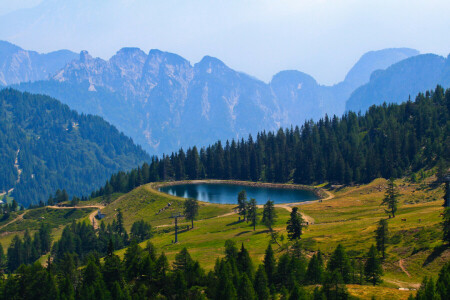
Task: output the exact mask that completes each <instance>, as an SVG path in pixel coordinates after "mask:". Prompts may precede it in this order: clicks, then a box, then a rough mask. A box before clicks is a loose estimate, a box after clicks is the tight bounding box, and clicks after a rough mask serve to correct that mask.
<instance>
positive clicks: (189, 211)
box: [184, 198, 198, 228]
mask: <svg viewBox="0 0 450 300" xmlns="http://www.w3.org/2000/svg"><path fill="white" fill-rule="evenodd" d="M197 215H198V201H197V199H192V198H189V199H186V200H185V201H184V216H185V218H186V220H190V221H191V224H192V228H194V220H195V218H196V217H197Z"/></svg>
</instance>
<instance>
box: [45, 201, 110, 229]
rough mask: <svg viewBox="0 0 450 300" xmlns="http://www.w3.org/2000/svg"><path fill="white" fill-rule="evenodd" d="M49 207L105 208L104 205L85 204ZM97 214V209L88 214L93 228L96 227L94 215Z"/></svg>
mask: <svg viewBox="0 0 450 300" xmlns="http://www.w3.org/2000/svg"><path fill="white" fill-rule="evenodd" d="M47 207H49V208H53V209H81V208H97V209H103V208H105V206H104V205H85V206H56V205H52V206H47ZM96 215H97V211H95V210H94V211H93V212H91V213H90V214H89V221H91V224H92V226H94V229H97V228H98V222H97V221H96V220H95V216H96Z"/></svg>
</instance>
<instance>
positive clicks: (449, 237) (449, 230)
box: [442, 208, 450, 243]
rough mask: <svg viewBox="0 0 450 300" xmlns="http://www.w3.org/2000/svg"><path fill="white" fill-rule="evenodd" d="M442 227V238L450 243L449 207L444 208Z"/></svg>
mask: <svg viewBox="0 0 450 300" xmlns="http://www.w3.org/2000/svg"><path fill="white" fill-rule="evenodd" d="M442 227H443V232H444V236H443V240H444V241H445V242H447V243H450V208H445V210H444V221H443V222H442Z"/></svg>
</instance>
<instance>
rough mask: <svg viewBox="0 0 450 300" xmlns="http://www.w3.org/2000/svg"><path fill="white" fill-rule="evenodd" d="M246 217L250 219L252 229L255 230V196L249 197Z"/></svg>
mask: <svg viewBox="0 0 450 300" xmlns="http://www.w3.org/2000/svg"><path fill="white" fill-rule="evenodd" d="M247 217H248V219H249V220H250V221H251V225H252V226H253V231H255V230H256V224H257V223H258V207H257V206H256V200H255V198H252V199H250V202H249V205H248V214H247Z"/></svg>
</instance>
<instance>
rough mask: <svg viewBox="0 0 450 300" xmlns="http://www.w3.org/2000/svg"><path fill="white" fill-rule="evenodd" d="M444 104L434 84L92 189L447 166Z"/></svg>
mask: <svg viewBox="0 0 450 300" xmlns="http://www.w3.org/2000/svg"><path fill="white" fill-rule="evenodd" d="M449 109H450V89H447V90H444V89H443V88H442V87H440V86H437V87H436V89H435V90H433V91H427V92H426V93H425V94H422V93H419V94H418V95H417V97H416V99H415V101H414V102H413V101H408V102H406V103H402V104H390V105H383V106H374V107H372V108H371V109H370V110H369V111H368V112H367V113H366V114H365V115H361V114H355V113H353V112H350V113H348V114H345V115H343V116H342V118H337V117H333V118H332V119H330V118H328V117H325V118H324V119H321V120H319V121H317V122H305V124H304V125H303V126H302V127H301V128H299V127H296V128H292V127H291V128H286V129H284V130H283V129H279V130H278V131H277V132H271V131H268V132H261V133H258V134H257V136H256V138H253V137H251V136H250V137H249V138H248V139H247V140H244V139H242V140H238V141H235V140H232V141H226V142H225V143H222V142H221V141H218V142H216V143H214V144H212V145H210V146H208V147H203V148H197V147H195V146H194V147H193V148H189V149H187V150H186V151H184V150H183V149H180V150H179V151H178V152H175V153H172V154H171V155H165V156H163V157H162V158H153V159H152V161H151V162H150V163H149V164H144V165H142V167H141V168H138V169H134V170H132V171H131V172H129V173H127V174H125V173H123V172H119V173H116V174H113V175H112V176H111V178H110V180H109V182H108V183H107V184H106V185H105V186H104V187H103V188H101V189H100V190H97V191H96V192H94V193H93V194H92V195H93V196H100V195H104V194H105V191H114V192H127V191H130V190H131V188H133V187H136V186H139V185H141V184H142V183H148V182H155V181H168V180H183V179H190V180H195V179H205V178H206V179H235V180H251V181H262V182H278V183H287V182H295V183H300V184H305V183H309V184H311V183H321V182H331V183H334V184H351V183H367V182H370V181H372V180H374V179H375V178H379V177H383V178H391V177H394V178H401V177H404V176H408V175H409V174H411V172H416V171H418V170H420V169H422V168H433V167H435V166H439V167H440V168H441V169H442V170H445V169H446V168H448V167H449V162H450V156H449V152H448V151H447V149H449V147H450V134H449V125H448V124H449V119H450V117H449V116H450V110H449ZM425 120H427V121H425ZM431 137H432V138H431ZM123 182H128V183H129V184H128V185H126V186H125V185H124V184H122V183H123Z"/></svg>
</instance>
